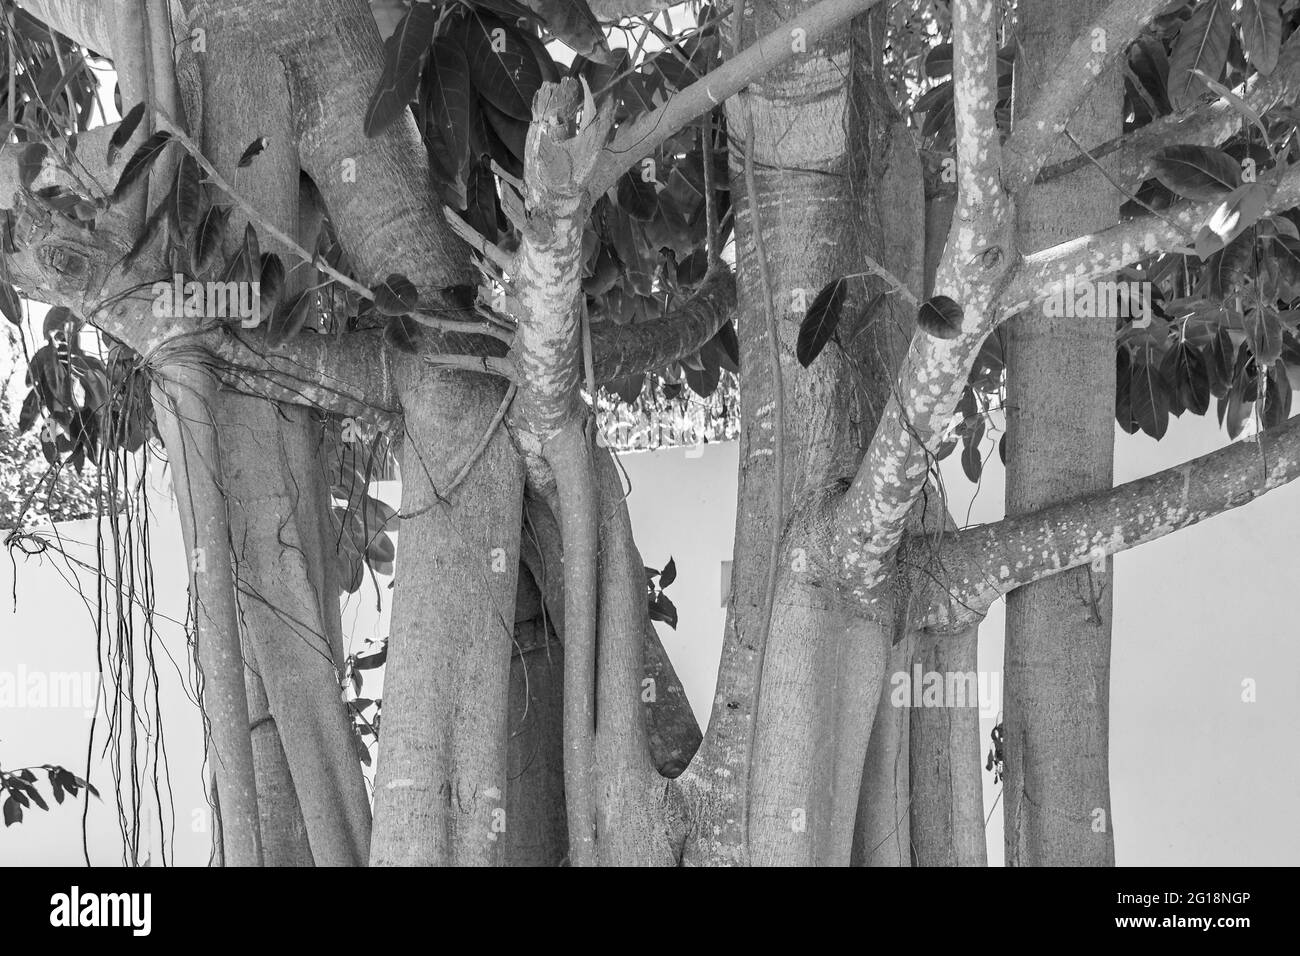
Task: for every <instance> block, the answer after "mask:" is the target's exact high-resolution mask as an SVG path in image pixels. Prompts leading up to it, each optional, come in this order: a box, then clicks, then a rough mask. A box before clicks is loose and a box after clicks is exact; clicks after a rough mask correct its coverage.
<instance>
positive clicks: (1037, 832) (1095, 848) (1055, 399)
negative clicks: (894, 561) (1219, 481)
mask: <svg viewBox="0 0 1300 956" xmlns="http://www.w3.org/2000/svg"><path fill="white" fill-rule="evenodd" d="M1105 7H1106V3H1104V2H1102V0H1085V2H1081V3H1076V4H1072V5H1069V6H1062V5H1061V4H1059V3H1053V2H1051V0H1029V2H1028V3H1027V4H1026V5H1024V6H1023V7H1022V8H1021V17H1022V35H1023V37H1024V43H1023V46H1022V50H1021V59H1020V62H1019V64H1018V65H1017V88H1018V89H1017V107H1018V108H1019V107H1021V105H1022V104H1023V103H1024V102H1025V100H1026V98H1027V96H1028V93H1027V92H1026V90H1027V89H1032V88H1033V87H1034V85H1035V80H1036V78H1038V77H1043V76H1046V75H1049V74H1050V73H1051V72H1052V71H1054V70H1055V69H1056V68H1057V64H1058V63H1059V62H1060V61H1061V59H1062V58H1063V56H1064V54H1065V52H1066V50H1068V49H1069V47H1070V44H1071V43H1072V42H1073V40H1074V39H1075V37H1076V36H1078V35H1079V33H1080V31H1081V30H1083V29H1084V28H1085V27H1087V26H1088V25H1090V24H1091V23H1092V22H1093V19H1094V18H1095V16H1096V14H1097V13H1098V12H1099V11H1101V10H1103V9H1104V8H1105ZM1120 89H1121V88H1120V84H1119V83H1118V82H1117V81H1114V80H1111V81H1103V82H1102V85H1101V86H1099V87H1098V88H1097V90H1096V91H1095V92H1094V93H1093V95H1092V97H1091V98H1090V99H1089V100H1088V101H1086V102H1085V103H1084V104H1083V106H1082V108H1081V109H1080V110H1079V112H1078V113H1076V114H1075V116H1074V117H1073V118H1072V119H1071V120H1070V131H1071V132H1072V134H1073V135H1074V136H1075V137H1076V138H1077V139H1078V140H1079V141H1080V143H1081V144H1082V145H1083V146H1084V147H1090V146H1092V145H1094V144H1096V143H1100V142H1103V141H1105V140H1108V139H1110V138H1112V137H1113V136H1116V135H1118V134H1119V132H1120V119H1121V116H1120V104H1121V96H1120ZM1073 152H1074V150H1073V149H1072V148H1071V149H1065V148H1063V149H1062V150H1061V155H1059V156H1053V157H1049V161H1050V159H1061V158H1067V156H1068V155H1072V154H1073ZM1117 209H1118V197H1117V196H1116V195H1115V194H1114V193H1113V192H1112V191H1111V189H1110V187H1109V186H1108V185H1107V183H1106V182H1105V180H1104V179H1103V178H1102V177H1101V176H1100V175H1098V174H1095V173H1092V172H1089V171H1085V172H1083V173H1080V174H1078V175H1077V176H1076V178H1074V179H1072V180H1070V181H1068V182H1062V183H1054V184H1050V185H1044V186H1040V187H1037V188H1036V189H1035V191H1034V192H1033V193H1032V194H1031V195H1030V196H1029V197H1027V198H1026V200H1025V201H1024V202H1023V203H1022V205H1021V207H1020V227H1021V230H1022V231H1021V245H1022V248H1023V251H1024V252H1025V253H1030V252H1033V251H1037V250H1039V249H1041V248H1044V247H1047V246H1051V245H1055V244H1056V243H1058V242H1060V241H1062V240H1063V239H1067V238H1070V237H1072V236H1074V235H1078V234H1079V233H1080V232H1083V233H1085V234H1086V233H1088V232H1090V231H1093V230H1095V229H1099V228H1102V227H1105V226H1109V225H1111V224H1113V223H1114V222H1115V221H1116V219H1117ZM1038 311H1041V310H1036V312H1035V313H1034V314H1029V315H1023V316H1021V317H1020V318H1018V319H1015V320H1013V321H1012V324H1011V326H1010V332H1011V334H1010V336H1009V339H1010V343H1009V349H1008V362H1007V382H1008V387H1007V514H1008V515H1018V514H1023V513H1024V512H1026V511H1032V510H1035V509H1038V508H1041V507H1043V506H1044V505H1047V504H1051V503H1055V502H1059V501H1063V500H1068V499H1070V498H1073V497H1076V496H1077V495H1079V494H1080V493H1085V492H1089V491H1093V490H1096V489H1099V488H1109V487H1110V486H1111V482H1112V465H1113V455H1114V418H1115V404H1114V394H1115V389H1114V382H1115V319H1114V317H1113V316H1105V317H1100V318H1048V317H1047V316H1045V315H1042V314H1037V312H1038ZM1105 564H1106V566H1107V568H1109V564H1110V562H1109V561H1106V562H1105ZM1110 581H1111V577H1110V575H1109V574H1108V573H1104V572H1094V571H1093V570H1092V569H1091V568H1089V567H1082V568H1077V569H1075V570H1073V571H1068V572H1065V573H1062V574H1058V575H1056V576H1054V577H1052V578H1050V579H1048V580H1044V581H1040V582H1038V583H1036V584H1031V585H1029V586H1028V587H1024V588H1020V589H1018V590H1016V591H1013V592H1012V593H1011V594H1010V595H1009V596H1008V598H1007V645H1006V665H1005V668H1006V713H1005V725H1006V735H1005V751H1006V761H1007V773H1006V777H1005V783H1004V791H1003V799H1002V803H1003V808H1004V813H1005V815H1006V861H1007V864H1008V865H1009V866H1044V865H1064V864H1069V865H1073V866H1081V865H1091V866H1110V865H1113V864H1114V862H1115V850H1114V839H1113V837H1112V833H1111V819H1110V785H1109V772H1108V767H1107V756H1108V739H1107V737H1108V729H1109V702H1110V688H1109V683H1110V632H1111V603H1112V596H1113V589H1112V588H1111V586H1110Z"/></svg>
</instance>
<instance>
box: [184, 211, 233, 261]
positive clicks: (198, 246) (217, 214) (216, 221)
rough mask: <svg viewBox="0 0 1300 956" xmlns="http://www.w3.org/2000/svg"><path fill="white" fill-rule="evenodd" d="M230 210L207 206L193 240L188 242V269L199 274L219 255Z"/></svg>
mask: <svg viewBox="0 0 1300 956" xmlns="http://www.w3.org/2000/svg"><path fill="white" fill-rule="evenodd" d="M229 215H230V212H229V210H228V209H227V208H225V207H222V206H209V207H208V211H207V212H206V213H204V214H203V218H202V219H200V220H199V226H198V229H196V230H195V232H194V241H193V242H192V243H191V244H190V269H191V271H192V272H193V274H194V275H196V276H199V275H202V274H203V273H205V272H207V271H208V268H209V267H210V266H211V265H212V264H213V263H214V262H216V261H217V257H218V256H220V255H221V242H222V239H224V238H225V235H226V220H227V219H228V218H229Z"/></svg>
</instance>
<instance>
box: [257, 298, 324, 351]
mask: <svg viewBox="0 0 1300 956" xmlns="http://www.w3.org/2000/svg"><path fill="white" fill-rule="evenodd" d="M315 305H316V290H315V289H307V290H305V291H303V292H300V293H299V294H298V295H297V296H296V297H295V298H294V300H293V301H292V302H290V303H286V304H285V305H284V306H283V307H282V308H280V309H278V310H277V311H276V314H275V315H274V316H273V317H272V320H271V323H270V328H269V330H268V332H267V342H268V344H270V345H271V346H272V347H274V346H277V345H279V344H281V343H282V342H285V341H287V340H289V339H291V338H293V337H294V336H295V335H297V334H298V333H299V332H301V331H302V330H303V327H304V326H305V325H306V324H307V320H308V319H309V318H311V314H312V309H313V308H314V307H315Z"/></svg>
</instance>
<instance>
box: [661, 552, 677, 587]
mask: <svg viewBox="0 0 1300 956" xmlns="http://www.w3.org/2000/svg"><path fill="white" fill-rule="evenodd" d="M676 580H677V562H676V561H674V560H673V559H672V556H671V555H670V556H669V558H668V563H667V564H665V565H664V569H663V570H662V571H660V572H659V587H661V588H666V587H668V585H670V584H672V583H673V582H674V581H676Z"/></svg>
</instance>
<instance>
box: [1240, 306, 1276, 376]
mask: <svg viewBox="0 0 1300 956" xmlns="http://www.w3.org/2000/svg"><path fill="white" fill-rule="evenodd" d="M1242 324H1243V325H1244V326H1245V329H1246V344H1247V345H1249V346H1250V353H1251V355H1252V356H1254V358H1255V361H1256V362H1257V363H1258V364H1260V365H1272V364H1273V363H1274V362H1276V361H1277V359H1278V356H1280V355H1281V354H1282V323H1281V321H1280V320H1279V319H1278V314H1277V310H1276V309H1273V308H1270V307H1268V306H1264V307H1263V308H1256V309H1251V310H1250V311H1248V312H1247V313H1246V314H1245V316H1244V317H1243V320H1242Z"/></svg>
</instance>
